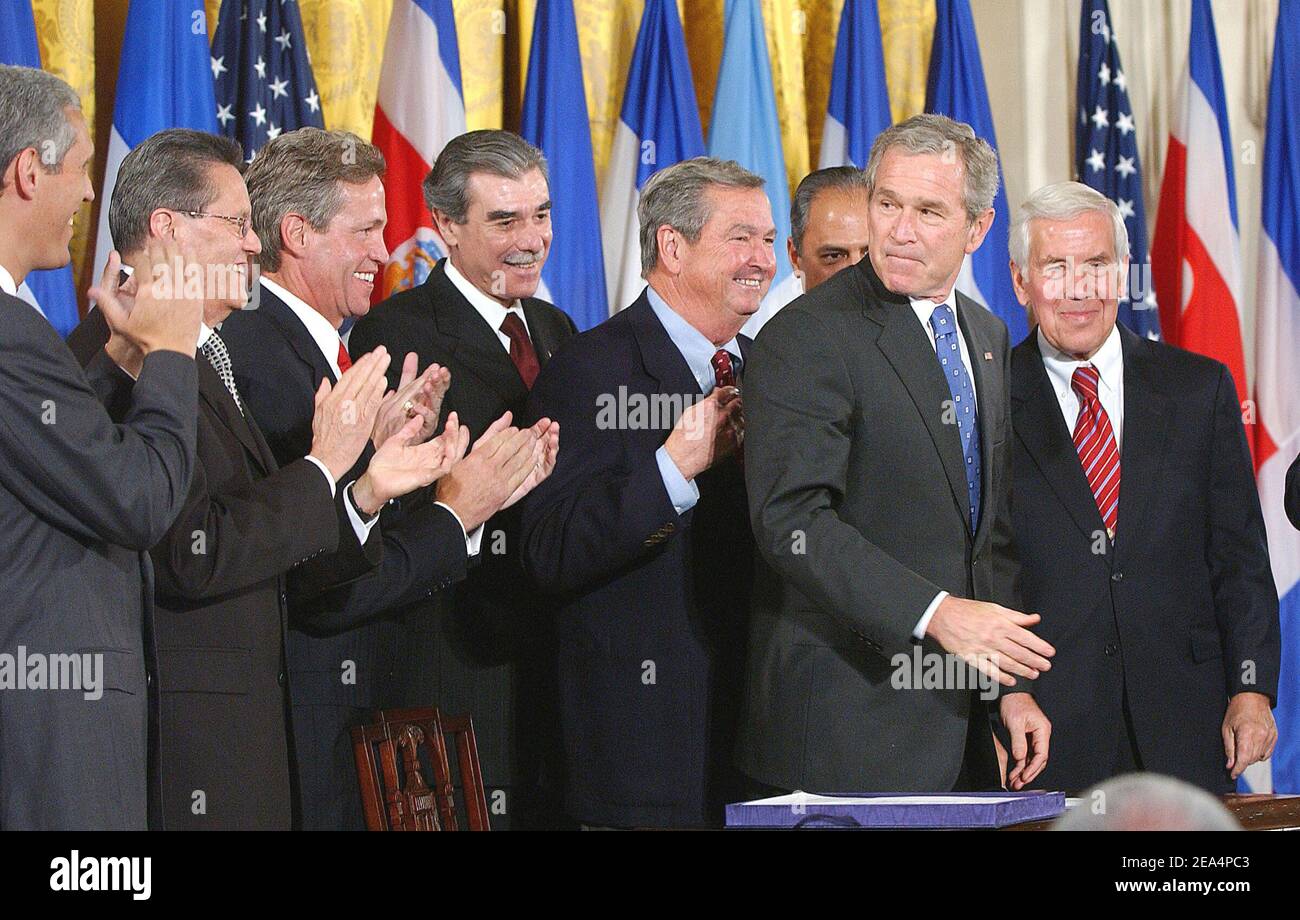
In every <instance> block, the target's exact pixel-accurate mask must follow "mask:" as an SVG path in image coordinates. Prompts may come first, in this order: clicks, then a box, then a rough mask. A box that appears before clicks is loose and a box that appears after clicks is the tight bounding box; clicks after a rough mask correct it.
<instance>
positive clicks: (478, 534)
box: [434, 502, 486, 557]
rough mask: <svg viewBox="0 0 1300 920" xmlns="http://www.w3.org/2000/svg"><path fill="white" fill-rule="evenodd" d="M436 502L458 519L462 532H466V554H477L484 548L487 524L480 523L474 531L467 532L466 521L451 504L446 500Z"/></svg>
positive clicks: (471, 555)
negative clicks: (484, 531) (484, 534)
mask: <svg viewBox="0 0 1300 920" xmlns="http://www.w3.org/2000/svg"><path fill="white" fill-rule="evenodd" d="M434 504H435V505H437V506H438V507H439V508H446V509H447V511H448V512H449V513H450V514H451V516H452V517H454V518H455V519H456V523H457V524H459V525H460V532H461V533H463V534H465V555H466V556H470V557H473V556H477V555H478V554H479V550H481V549H482V548H483V528H484V527H485V526H486V525H484V524H479V525H478V526H477V527H475V528H474V532H473V533H465V522H464V521H462V520H461V519H460V515H459V514H457V513H456V512H455V511H453V510H452V507H451V505H448V504H446V503H445V502H434Z"/></svg>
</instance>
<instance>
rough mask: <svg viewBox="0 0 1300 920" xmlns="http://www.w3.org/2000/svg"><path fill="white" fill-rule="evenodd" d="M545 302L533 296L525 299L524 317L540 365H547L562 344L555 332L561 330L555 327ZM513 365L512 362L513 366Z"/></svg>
mask: <svg viewBox="0 0 1300 920" xmlns="http://www.w3.org/2000/svg"><path fill="white" fill-rule="evenodd" d="M543 304H545V301H542V300H537V299H535V298H532V297H528V298H525V299H524V301H523V305H524V319H525V320H526V321H527V323H528V335H529V337H530V338H531V339H532V340H533V350H534V351H535V352H537V364H538V366H539V367H546V362H547V361H549V360H550V359H551V355H553V354H555V349H556V348H558V347H559V346H560V339H559V337H558V336H557V335H556V334H555V333H558V332H559V331H560V330H558V329H556V328H553V323H552V322H551V317H550V316H549V315H547V312H546V311H545V310H544V309H543ZM513 366H514V364H513V362H512V363H511V367H513Z"/></svg>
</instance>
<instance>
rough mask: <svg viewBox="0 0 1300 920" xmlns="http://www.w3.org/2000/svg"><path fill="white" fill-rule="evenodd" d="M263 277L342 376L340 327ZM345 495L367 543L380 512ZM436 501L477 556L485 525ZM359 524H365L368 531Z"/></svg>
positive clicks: (336, 375) (349, 493) (355, 528)
mask: <svg viewBox="0 0 1300 920" xmlns="http://www.w3.org/2000/svg"><path fill="white" fill-rule="evenodd" d="M259 280H260V281H261V282H262V284H264V285H265V286H266V289H267V290H268V291H270V292H271V293H272V294H274V295H275V296H276V297H279V298H280V300H282V301H284V305H285V306H287V307H288V308H289V309H290V310H292V311H293V315H294V316H296V317H298V320H299V322H301V323H302V324H303V326H304V327H305V328H306V330H307V333H308V335H310V336H311V338H312V341H313V342H315V343H316V347H317V348H319V349H320V352H321V354H323V355H324V356H325V360H326V361H328V362H329V366H330V370H332V371H334V379H335V380H338V378H339V377H342V376H343V372H342V371H341V370H339V346H340V345H342V344H343V340H342V339H341V338H339V331H338V330H337V329H335V328H334V324H333V323H331V322H330V321H329V320H327V319H326V318H325V317H323V316H321V315H320V314H319V313H317V312H316V311H315V310H313V309H312V308H311V307H310V306H308V305H307V302H306V301H304V300H303V299H302V298H301V297H299V296H298V295H296V294H293V293H291V292H289V291H288V290H286V289H285V288H284V286H283V285H280V284H277V283H275V282H274V281H272V280H271V279H270V278H268V277H266V276H265V275H262V276H261V278H260V279H259ZM503 309H504V308H503ZM306 459H308V460H310V461H312V462H313V463H315V464H316V465H317V466H319V467H320V468H321V470H322V471H323V472H324V473H325V478H326V479H328V480H329V481H330V494H331V495H333V494H334V477H333V476H332V475H330V472H329V470H328V469H327V468H326V466H325V464H324V463H322V462H321V461H319V460H317V459H316V458H315V457H313V456H311V455H310V454H308V455H307V457H306ZM351 485H352V483H348V486H351ZM343 498H344V502H343V506H344V507H345V508H346V509H347V512H348V520H349V521H351V522H352V529H353V531H355V532H356V534H357V539H358V540H359V541H361V542H362V543H365V542H366V538H367V537H368V536H369V534H370V530H371V528H373V527H374V526H375V522H376V521H378V520H379V515H375V516H374V517H373V518H371V519H370V520H369V521H368V522H367V521H363V520H362V519H361V515H360V514H359V513H358V512H357V510H356V507H355V505H354V504H353V502H352V491H351V489H350V488H349V489H348V491H347V492H346V493H344V496H343ZM434 504H436V505H439V506H440V507H443V508H446V509H447V510H448V511H449V512H451V516H452V517H454V518H455V519H456V523H457V524H460V532H461V533H462V534H465V551H466V552H467V553H468V554H469V555H471V556H477V555H478V553H479V549H480V547H481V545H482V543H483V525H482V524H480V525H479V526H478V527H475V528H474V532H473V533H472V534H467V533H465V522H464V521H462V520H461V519H460V515H459V514H457V513H456V512H455V510H454V509H453V508H452V507H451V506H450V505H447V504H444V503H443V502H435V503H434ZM358 528H365V531H364V534H363V533H362V531H361V530H359V529H358Z"/></svg>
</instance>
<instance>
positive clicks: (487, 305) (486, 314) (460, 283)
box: [443, 258, 533, 351]
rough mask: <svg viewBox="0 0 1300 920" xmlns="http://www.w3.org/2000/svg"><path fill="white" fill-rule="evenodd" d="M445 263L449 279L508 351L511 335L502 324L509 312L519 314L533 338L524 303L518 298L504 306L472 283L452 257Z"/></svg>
mask: <svg viewBox="0 0 1300 920" xmlns="http://www.w3.org/2000/svg"><path fill="white" fill-rule="evenodd" d="M443 265H444V266H445V268H446V271H447V279H448V280H449V281H450V282H451V283H452V284H454V285H455V286H456V290H458V291H460V293H461V295H462V296H464V298H465V299H466V300H468V301H469V305H470V306H471V307H473V308H474V310H475V312H477V313H478V315H479V316H481V317H483V322H485V323H487V324H488V326H489V327H491V329H492V331H493V332H495V333H496V334H497V338H498V339H499V340H500V341H501V344H502V345H503V346H504V347H505V350H506V351H509V350H510V336H508V335H506V334H505V333H504V332H502V331H501V324H502V323H504V322H505V321H506V314H507V313H514V314H515V315H516V316H518V317H519V320H520V322H522V323H523V324H524V331H525V332H527V333H528V337H529V338H532V335H533V331H532V330H531V329H529V328H528V320H527V318H526V317H525V316H524V307H523V304H521V303H520V302H519V301H517V300H516V301H515V302H514V303H512V304H511V305H510V306H508V307H507V306H504V305H502V303H501V302H500V301H499V300H496V299H495V298H493V297H489V296H488V295H487V294H484V293H483V292H482V291H480V290H479V289H478V288H476V287H475V286H474V285H473V284H472V283H470V280H469V279H468V278H466V277H465V276H464V275H462V274H461V273H460V270H459V269H458V268H456V266H455V265H452V264H451V259H450V258H448V259H446V260H444V262H443Z"/></svg>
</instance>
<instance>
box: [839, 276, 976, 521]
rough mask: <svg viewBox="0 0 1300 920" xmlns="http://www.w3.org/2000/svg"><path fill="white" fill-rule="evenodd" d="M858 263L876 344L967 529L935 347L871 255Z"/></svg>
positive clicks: (960, 463)
mask: <svg viewBox="0 0 1300 920" xmlns="http://www.w3.org/2000/svg"><path fill="white" fill-rule="evenodd" d="M858 266H859V270H860V272H861V278H862V280H863V282H864V283H865V284H866V286H867V288H868V290H867V292H866V294H867V296H866V297H865V298H864V310H865V311H866V315H867V318H868V319H869V320H871V321H872V322H874V323H876V324H878V325H879V326H880V327H881V329H880V336H879V337H878V338H877V339H876V347H877V348H879V349H880V351H881V353H882V354H883V355H884V356H885V360H887V361H888V362H889V363H890V365H891V366H892V367H893V368H894V373H896V374H897V375H898V379H899V380H900V381H901V382H902V384H903V386H904V387H905V388H906V389H907V392H908V395H910V396H911V397H912V402H913V403H915V405H916V411H917V412H918V413H919V414H920V416H921V420H922V421H923V422H924V423H925V427H926V430H927V431H928V432H929V433H930V439H931V440H932V441H933V442H934V447H935V450H936V451H937V452H938V454H939V462H940V463H941V464H942V465H943V472H944V476H945V477H946V478H947V480H948V487H949V489H950V490H951V491H952V496H953V500H954V501H955V502H956V503H957V507H958V508H959V509H960V510H961V515H962V518H963V519H965V520H966V523H967V531H968V532H969V529H970V527H969V525H970V511H969V507H968V506H969V505H970V498H969V495H968V493H967V489H966V472H965V469H964V467H965V458H964V457H963V456H962V452H961V440H960V438H959V437H958V435H957V426H956V425H954V424H948V423H945V421H944V416H945V409H944V407H945V406H946V405H947V404H948V403H949V402H950V401H951V400H952V393H951V391H950V390H949V389H948V383H947V381H945V380H944V379H943V373H942V372H941V371H940V370H939V361H938V359H937V358H936V357H935V353H934V348H933V347H931V345H930V343H929V341H928V340H927V338H926V335H925V331H924V330H923V329H922V328H921V324H920V323H918V322H917V321H916V314H915V313H913V312H912V305H911V302H910V301H909V300H908V299H907V298H906V297H903V296H901V295H899V294H895V293H894V292H893V291H890V290H889V289H888V288H886V287H885V286H884V284H883V283H882V282H881V281H880V279H879V278H878V277H876V273H875V271H874V269H872V267H871V260H870V259H863V260H862V261H861V262H859V263H858Z"/></svg>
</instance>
